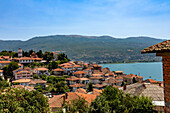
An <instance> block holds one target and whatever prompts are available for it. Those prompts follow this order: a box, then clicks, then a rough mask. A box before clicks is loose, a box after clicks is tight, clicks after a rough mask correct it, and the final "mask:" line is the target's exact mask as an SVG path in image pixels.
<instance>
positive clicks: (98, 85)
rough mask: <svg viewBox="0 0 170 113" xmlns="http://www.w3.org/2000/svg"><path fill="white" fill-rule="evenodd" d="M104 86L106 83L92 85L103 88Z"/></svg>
mask: <svg viewBox="0 0 170 113" xmlns="http://www.w3.org/2000/svg"><path fill="white" fill-rule="evenodd" d="M105 86H107V85H106V84H95V85H93V87H95V88H103V87H105Z"/></svg>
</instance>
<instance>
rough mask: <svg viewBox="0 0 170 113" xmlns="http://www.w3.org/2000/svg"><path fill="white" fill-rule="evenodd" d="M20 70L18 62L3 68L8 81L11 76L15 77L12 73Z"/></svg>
mask: <svg viewBox="0 0 170 113" xmlns="http://www.w3.org/2000/svg"><path fill="white" fill-rule="evenodd" d="M18 68H19V66H18V63H17V62H14V61H12V62H10V63H9V65H7V66H5V67H3V68H2V70H4V71H3V75H4V78H5V79H7V77H9V76H13V72H12V71H13V70H15V69H18Z"/></svg>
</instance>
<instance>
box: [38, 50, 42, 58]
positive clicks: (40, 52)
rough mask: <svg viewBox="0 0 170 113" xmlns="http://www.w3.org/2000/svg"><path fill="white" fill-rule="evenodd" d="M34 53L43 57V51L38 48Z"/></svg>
mask: <svg viewBox="0 0 170 113" xmlns="http://www.w3.org/2000/svg"><path fill="white" fill-rule="evenodd" d="M36 54H37V56H38V57H39V58H42V57H43V53H42V51H41V50H39V51H38V52H37V53H36Z"/></svg>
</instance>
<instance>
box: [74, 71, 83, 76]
mask: <svg viewBox="0 0 170 113" xmlns="http://www.w3.org/2000/svg"><path fill="white" fill-rule="evenodd" d="M73 74H74V75H80V74H86V72H84V71H76V72H74V73H73Z"/></svg>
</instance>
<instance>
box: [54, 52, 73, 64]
mask: <svg viewBox="0 0 170 113" xmlns="http://www.w3.org/2000/svg"><path fill="white" fill-rule="evenodd" d="M57 59H58V60H60V63H61V64H62V63H66V62H68V61H70V59H69V58H68V57H67V55H66V54H64V53H60V54H58V55H57Z"/></svg>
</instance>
